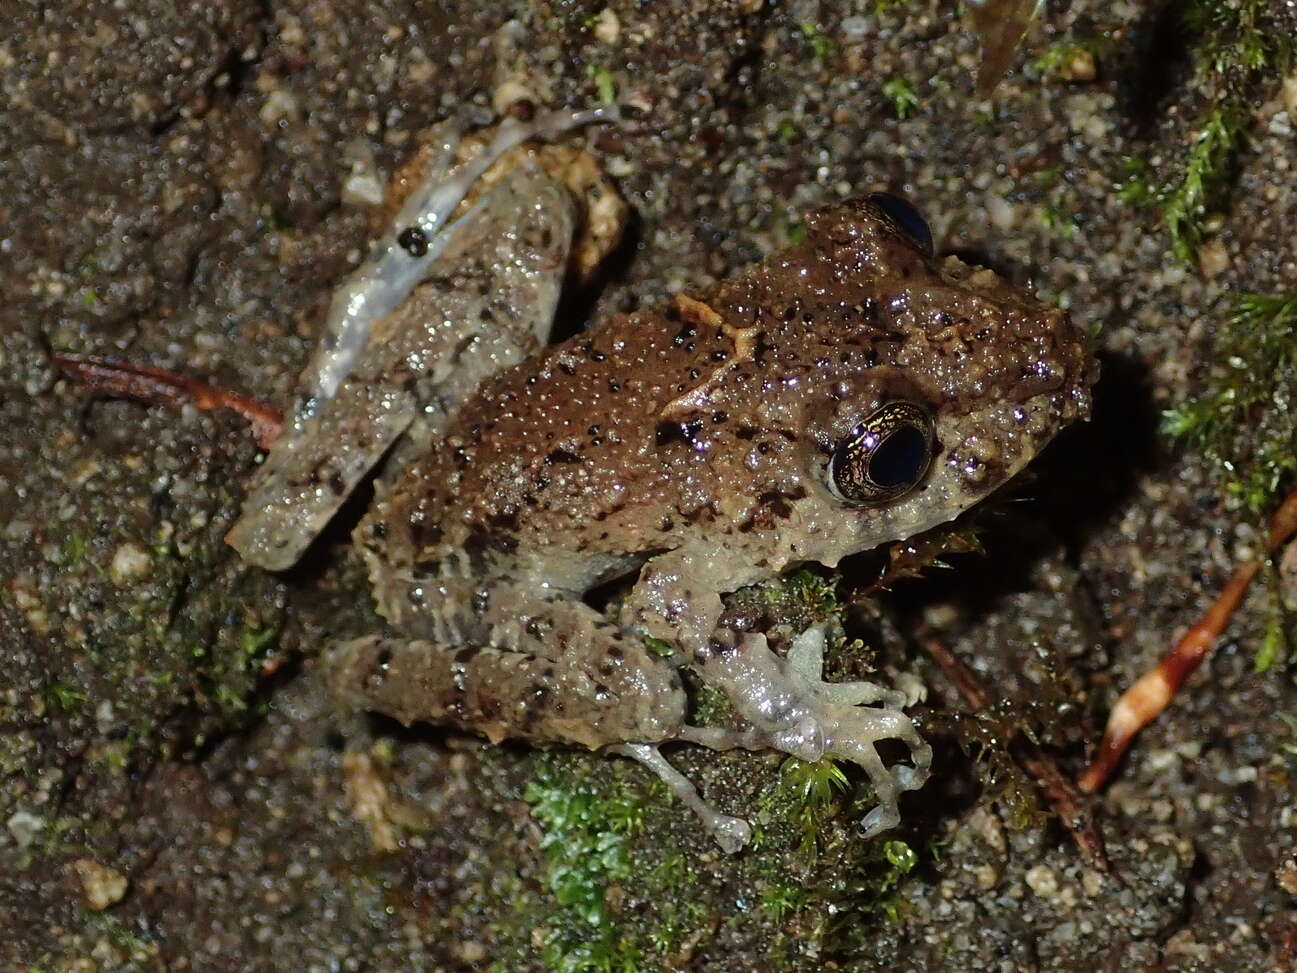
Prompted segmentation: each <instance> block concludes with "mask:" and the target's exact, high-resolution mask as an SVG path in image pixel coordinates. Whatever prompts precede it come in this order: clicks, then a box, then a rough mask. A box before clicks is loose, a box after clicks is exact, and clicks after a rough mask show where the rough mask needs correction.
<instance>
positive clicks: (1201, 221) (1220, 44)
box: [1119, 0, 1293, 263]
mask: <svg viewBox="0 0 1297 973" xmlns="http://www.w3.org/2000/svg"><path fill="white" fill-rule="evenodd" d="M1176 13H1177V16H1178V17H1179V18H1180V20H1181V23H1182V24H1183V26H1184V28H1185V33H1186V36H1187V37H1188V39H1189V43H1190V45H1191V46H1190V52H1191V54H1192V57H1193V62H1194V64H1195V66H1196V69H1197V72H1198V75H1199V78H1200V80H1201V82H1202V84H1203V86H1204V88H1205V89H1206V92H1207V95H1208V98H1209V101H1210V106H1209V107H1208V108H1207V109H1205V110H1204V111H1202V112H1201V113H1200V114H1199V115H1198V116H1197V119H1196V121H1195V122H1194V125H1193V130H1192V142H1191V145H1190V148H1189V151H1188V153H1186V154H1184V157H1183V158H1184V161H1183V163H1181V164H1180V165H1179V166H1178V167H1177V169H1176V171H1174V172H1173V173H1172V174H1171V175H1170V176H1169V177H1168V178H1167V179H1166V180H1165V181H1164V182H1163V184H1162V185H1161V187H1159V188H1158V189H1156V190H1152V189H1151V187H1149V186H1148V185H1141V184H1147V182H1148V181H1147V179H1145V178H1143V174H1142V173H1141V174H1140V175H1141V178H1140V179H1139V180H1138V181H1137V182H1130V181H1128V182H1127V183H1126V184H1125V185H1124V186H1123V187H1122V189H1120V190H1119V196H1120V197H1121V198H1122V199H1123V201H1127V202H1132V203H1136V204H1143V203H1145V202H1152V203H1155V204H1156V205H1157V206H1158V207H1159V209H1160V210H1161V215H1162V222H1163V224H1164V225H1165V227H1166V230H1167V234H1168V237H1169V239H1170V243H1171V249H1172V250H1173V252H1174V253H1175V255H1176V256H1177V257H1179V258H1180V259H1181V260H1183V261H1185V262H1186V263H1188V262H1191V261H1192V260H1193V259H1194V256H1195V254H1196V252H1197V249H1198V247H1199V245H1200V244H1201V243H1202V240H1203V237H1204V236H1205V234H1206V232H1207V226H1208V225H1209V223H1210V220H1211V218H1212V217H1213V216H1214V215H1216V214H1217V213H1220V212H1223V211H1224V210H1225V209H1227V208H1228V206H1229V202H1230V197H1231V195H1232V193H1233V189H1234V183H1235V181H1236V177H1237V173H1238V159H1239V154H1240V151H1241V150H1242V148H1243V145H1244V141H1245V136H1246V126H1247V123H1248V119H1249V118H1250V116H1251V109H1252V107H1253V105H1255V104H1256V103H1257V102H1258V101H1259V100H1260V99H1261V97H1262V95H1261V94H1260V93H1259V92H1258V91H1257V90H1256V89H1257V85H1258V83H1260V82H1263V81H1268V82H1270V83H1273V82H1276V81H1277V80H1278V79H1279V77H1280V76H1282V75H1283V74H1284V73H1285V72H1286V71H1287V69H1288V66H1289V65H1290V63H1291V61H1292V51H1293V39H1292V38H1291V37H1288V36H1287V35H1286V34H1285V32H1284V31H1283V30H1282V29H1280V28H1279V27H1278V25H1274V24H1270V23H1268V22H1267V7H1266V4H1265V3H1264V2H1263V0H1189V2H1186V3H1183V4H1180V5H1179V6H1178V7H1177V10H1176ZM1178 155H1179V154H1178V153H1177V157H1178Z"/></svg>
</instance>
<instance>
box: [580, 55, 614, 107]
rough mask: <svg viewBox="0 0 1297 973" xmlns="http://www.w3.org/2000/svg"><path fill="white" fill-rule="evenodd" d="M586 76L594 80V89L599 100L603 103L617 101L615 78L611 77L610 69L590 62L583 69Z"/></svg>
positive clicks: (610, 103)
mask: <svg viewBox="0 0 1297 973" xmlns="http://www.w3.org/2000/svg"><path fill="white" fill-rule="evenodd" d="M585 73H586V77H588V78H590V79H591V80H593V81H594V87H595V91H597V92H598V93H599V100H600V101H601V102H603V103H604V104H605V105H612V104H615V103H616V101H617V80H616V78H614V77H613V73H612V71H611V70H610V69H609V68H607V67H603V66H596V65H594V64H590V65H587V66H586V69H585Z"/></svg>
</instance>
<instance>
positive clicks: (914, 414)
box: [828, 402, 935, 504]
mask: <svg viewBox="0 0 1297 973" xmlns="http://www.w3.org/2000/svg"><path fill="white" fill-rule="evenodd" d="M934 440H935V434H934V432H933V429H932V419H931V417H929V415H928V413H927V412H925V411H924V410H923V409H921V408H919V407H918V406H917V405H914V404H913V403H910V402H890V403H888V404H887V405H885V406H883V407H882V408H881V409H879V410H878V411H877V412H875V413H874V414H873V415H871V416H870V417H869V418H868V419H866V420H865V421H864V422H862V423H860V424H859V425H857V426H856V428H855V429H853V430H851V434H850V435H848V436H846V437H844V438H843V439H842V440H841V441H840V442H839V443H838V445H837V447H836V448H835V449H834V450H833V455H832V456H831V457H830V458H829V470H828V472H829V476H828V481H829V488H830V489H831V490H832V491H833V494H834V496H836V497H837V498H838V499H839V500H842V501H843V502H844V503H850V504H873V503H883V502H885V501H887V500H895V499H896V498H897V497H900V496H904V495H905V494H907V493H909V492H910V491H911V490H913V489H914V488H915V487H916V486H918V485H919V482H920V481H921V480H922V479H923V478H924V476H926V475H927V472H928V467H929V466H931V465H932V454H933V445H934Z"/></svg>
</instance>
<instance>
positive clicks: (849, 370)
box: [731, 194, 1097, 563]
mask: <svg viewBox="0 0 1297 973" xmlns="http://www.w3.org/2000/svg"><path fill="white" fill-rule="evenodd" d="M806 229H807V234H806V239H805V240H804V241H803V242H802V243H801V244H799V245H798V246H797V247H795V248H794V249H793V250H791V251H789V252H788V253H786V254H784V255H783V257H782V258H776V259H775V260H774V261H771V262H769V263H768V264H767V265H766V266H767V267H769V268H770V271H769V272H768V273H764V272H763V273H761V274H758V275H756V276H755V277H754V278H753V279H751V280H750V283H749V285H748V291H747V295H746V296H747V297H748V298H749V299H750V300H753V301H754V302H755V303H757V304H759V305H761V306H764V307H767V308H770V307H774V308H776V309H780V308H781V304H780V296H781V294H782V296H783V300H784V303H785V304H787V305H789V306H791V307H794V308H795V313H789V311H788V310H787V308H783V310H782V313H781V312H780V311H779V310H777V311H776V313H775V314H774V315H773V317H774V318H775V319H776V322H775V323H772V322H771V321H770V318H769V317H767V318H766V321H765V340H766V341H768V342H769V344H770V347H771V348H772V349H773V352H772V353H771V354H770V355H769V356H768V359H769V361H770V362H771V363H772V364H773V367H775V368H778V369H779V370H780V372H781V374H783V375H787V374H796V375H797V377H798V381H797V382H795V383H792V384H793V386H794V388H795V390H794V391H793V392H790V393H787V395H788V396H789V397H790V398H789V401H786V402H783V403H782V404H781V403H771V404H770V405H769V409H770V410H771V411H775V410H777V411H779V412H782V413H783V415H784V416H788V415H789V413H790V411H793V410H794V409H795V410H796V411H798V412H800V417H799V419H798V420H797V421H798V422H799V423H800V425H801V427H802V430H803V433H804V435H802V436H801V437H800V449H801V456H800V457H799V459H798V460H797V462H798V464H799V465H800V466H801V469H802V471H803V472H804V473H809V477H808V479H809V481H810V483H811V488H810V490H809V493H810V494H811V495H809V496H808V497H807V498H806V500H807V501H808V502H807V503H805V504H803V505H802V506H801V511H800V515H801V519H802V521H803V523H804V524H805V527H806V528H807V529H806V530H804V531H801V532H799V533H801V534H802V535H803V537H804V538H807V537H808V536H813V537H814V538H815V540H814V541H811V542H810V545H809V546H810V547H811V548H813V550H812V551H807V552H806V553H808V554H810V555H811V556H813V557H814V558H815V559H816V560H821V561H825V562H826V563H832V562H834V561H836V560H837V558H838V557H841V556H843V555H845V554H847V553H851V552H853V551H856V550H860V549H862V548H867V547H872V546H875V545H877V544H880V543H884V542H887V541H889V540H894V539H898V538H903V537H908V536H910V535H912V534H915V533H917V532H919V531H922V530H926V529H928V528H930V527H933V526H935V525H937V524H939V523H942V522H943V521H946V520H949V519H951V518H952V517H954V516H956V515H957V514H959V513H960V512H961V511H962V510H964V509H966V508H967V507H969V506H971V505H972V504H974V503H976V502H977V501H979V500H980V499H982V498H983V497H985V496H986V495H987V494H989V493H991V492H992V491H993V490H995V489H996V488H997V487H998V486H1000V485H1001V484H1002V483H1004V482H1005V481H1006V480H1008V479H1009V478H1010V477H1011V476H1013V475H1014V474H1015V473H1016V472H1018V471H1019V470H1020V469H1022V467H1023V466H1025V465H1026V464H1027V463H1028V462H1029V461H1030V460H1031V459H1032V457H1034V456H1035V455H1036V454H1037V453H1038V452H1039V451H1040V450H1041V449H1042V448H1043V447H1044V446H1045V444H1046V443H1047V442H1048V441H1049V440H1050V439H1051V438H1052V437H1053V436H1054V434H1055V433H1057V432H1058V431H1059V430H1060V429H1061V428H1063V426H1065V425H1067V424H1068V423H1070V422H1072V421H1074V420H1076V419H1082V418H1085V417H1086V416H1087V415H1088V413H1089V404H1090V386H1091V385H1092V384H1093V382H1094V380H1095V378H1096V376H1097V366H1096V364H1095V362H1094V359H1093V357H1092V355H1091V354H1090V351H1089V349H1088V347H1087V342H1086V340H1085V337H1084V336H1083V335H1082V334H1081V332H1080V331H1078V329H1077V328H1076V327H1074V326H1073V325H1072V324H1071V322H1070V321H1069V320H1068V318H1067V315H1066V314H1065V313H1064V312H1063V311H1061V310H1059V309H1058V308H1055V307H1051V306H1049V305H1047V304H1044V303H1042V302H1041V301H1039V300H1037V299H1036V298H1034V297H1033V296H1031V295H1030V294H1027V293H1025V292H1023V291H1021V290H1019V289H1018V288H1016V287H1014V286H1012V285H1010V284H1009V283H1007V282H1006V281H1004V280H1003V279H1001V278H1000V277H999V276H998V275H996V274H995V273H994V272H993V271H991V270H987V269H984V268H978V267H970V266H968V265H966V264H964V263H963V262H961V261H960V260H959V259H958V258H956V257H953V256H950V257H945V258H937V257H936V256H935V255H934V252H933V245H932V237H931V234H930V232H929V231H928V228H927V225H926V224H925V223H924V222H923V220H922V218H921V217H920V216H919V215H918V213H917V212H915V211H914V209H913V208H912V207H910V206H909V204H908V203H905V202H904V201H903V200H900V199H898V198H896V197H894V196H888V195H884V194H874V195H872V196H868V197H864V198H861V199H856V200H852V201H850V202H848V203H844V204H842V205H839V206H835V207H832V208H829V209H826V210H822V211H820V212H818V213H814V214H811V215H810V216H809V217H808V219H807V223H806ZM793 270H795V271H796V273H797V278H798V281H799V284H798V286H797V287H796V288H795V289H793V288H790V287H789V280H788V276H787V275H788V273H789V272H790V271H793ZM736 296H737V295H736ZM790 296H791V300H789V297H790ZM731 306H734V305H731ZM749 306H751V305H749ZM769 384H770V385H771V386H772V387H779V383H769ZM783 384H785V385H787V384H788V383H787V381H785V382H784V383H783ZM793 395H795V396H796V397H797V401H796V404H795V405H794V403H793V401H792V400H791V396H793ZM798 553H801V552H800V551H799V552H798Z"/></svg>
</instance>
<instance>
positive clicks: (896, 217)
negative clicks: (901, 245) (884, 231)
mask: <svg viewBox="0 0 1297 973" xmlns="http://www.w3.org/2000/svg"><path fill="white" fill-rule="evenodd" d="M869 201H870V202H871V203H873V204H874V205H875V206H877V207H878V208H879V209H880V210H882V211H883V213H885V214H886V215H887V218H888V219H889V220H891V221H892V223H893V224H894V225H895V226H896V228H897V229H898V230H900V231H901V232H902V233H904V234H905V235H906V236H907V237H909V238H910V239H911V240H913V241H914V245H915V246H916V247H918V248H919V249H920V250H922V251H923V252H924V253H925V254H927V255H928V256H929V257H931V256H932V254H933V246H932V230H931V229H930V228H929V227H928V221H927V220H925V219H924V218H923V216H922V215H920V213H919V211H918V210H917V209H915V208H914V207H913V206H912V205H911V204H910V202H909V201H908V200H905V199H902V198H901V197H900V196H893V195H892V194H891V193H870V194H869Z"/></svg>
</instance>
